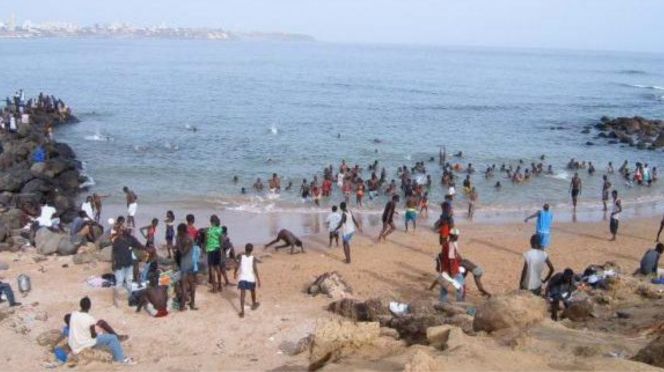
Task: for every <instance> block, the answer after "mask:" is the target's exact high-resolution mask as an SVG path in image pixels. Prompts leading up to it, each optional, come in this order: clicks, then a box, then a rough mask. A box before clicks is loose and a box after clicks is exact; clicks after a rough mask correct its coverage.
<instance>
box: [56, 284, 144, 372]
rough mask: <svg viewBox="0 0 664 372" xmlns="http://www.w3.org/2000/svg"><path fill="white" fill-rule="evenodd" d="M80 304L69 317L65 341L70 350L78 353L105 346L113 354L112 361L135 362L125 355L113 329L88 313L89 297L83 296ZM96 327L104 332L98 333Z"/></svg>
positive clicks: (90, 304)
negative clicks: (67, 335) (78, 309)
mask: <svg viewBox="0 0 664 372" xmlns="http://www.w3.org/2000/svg"><path fill="white" fill-rule="evenodd" d="M80 306H81V311H74V312H72V313H71V316H70V319H69V337H68V340H67V341H68V344H69V347H70V348H71V350H72V352H73V353H74V354H79V353H80V352H81V351H83V350H85V349H89V348H91V347H98V348H106V349H109V350H110V351H111V354H113V361H115V362H118V363H122V364H135V363H134V362H133V361H132V360H131V359H130V358H127V357H125V354H124V351H123V350H122V346H121V345H120V338H119V337H118V335H117V334H116V333H115V331H113V329H112V328H111V327H110V326H109V325H108V324H107V323H106V322H104V321H99V322H97V321H96V320H95V318H93V317H92V316H91V315H90V314H89V311H90V308H91V307H92V303H91V302H90V299H89V298H88V297H83V298H82V299H81V302H80ZM97 329H101V330H103V331H104V332H105V333H99V334H98V333H97ZM120 337H122V336H120ZM123 338H124V337H123Z"/></svg>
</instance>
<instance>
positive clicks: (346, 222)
mask: <svg viewBox="0 0 664 372" xmlns="http://www.w3.org/2000/svg"><path fill="white" fill-rule="evenodd" d="M339 208H340V209H341V221H340V222H339V225H338V226H337V228H336V231H339V230H341V241H342V242H343V246H344V256H346V261H345V262H346V263H347V264H350V242H351V240H353V235H355V229H356V228H357V230H359V231H360V232H362V228H361V227H360V225H359V224H358V223H357V220H356V219H355V216H353V213H352V212H351V211H350V210H348V208H347V206H346V202H341V204H340V205H339Z"/></svg>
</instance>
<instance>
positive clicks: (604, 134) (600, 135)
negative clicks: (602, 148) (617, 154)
mask: <svg viewBox="0 0 664 372" xmlns="http://www.w3.org/2000/svg"><path fill="white" fill-rule="evenodd" d="M597 137H598V138H607V137H608V135H607V134H606V133H604V132H602V133H600V134H598V135H597Z"/></svg>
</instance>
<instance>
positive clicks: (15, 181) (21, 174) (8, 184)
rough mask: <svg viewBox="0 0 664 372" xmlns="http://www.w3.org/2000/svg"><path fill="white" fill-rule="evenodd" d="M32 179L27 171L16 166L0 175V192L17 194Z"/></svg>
mask: <svg viewBox="0 0 664 372" xmlns="http://www.w3.org/2000/svg"><path fill="white" fill-rule="evenodd" d="M32 178H33V176H32V174H31V173H30V170H29V169H25V168H22V167H20V166H16V167H14V168H12V169H10V170H8V171H7V172H3V174H2V175H0V191H9V192H18V191H20V190H21V188H22V187H23V185H25V184H26V183H27V182H28V181H30V180H31V179H32Z"/></svg>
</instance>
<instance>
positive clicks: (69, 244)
mask: <svg viewBox="0 0 664 372" xmlns="http://www.w3.org/2000/svg"><path fill="white" fill-rule="evenodd" d="M78 247H80V243H79V242H73V241H72V239H71V238H70V237H67V238H65V239H61V240H60V243H59V244H58V254H59V255H61V256H70V255H72V254H76V251H78Z"/></svg>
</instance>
